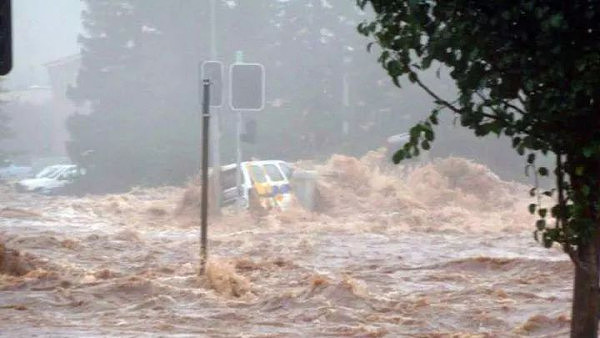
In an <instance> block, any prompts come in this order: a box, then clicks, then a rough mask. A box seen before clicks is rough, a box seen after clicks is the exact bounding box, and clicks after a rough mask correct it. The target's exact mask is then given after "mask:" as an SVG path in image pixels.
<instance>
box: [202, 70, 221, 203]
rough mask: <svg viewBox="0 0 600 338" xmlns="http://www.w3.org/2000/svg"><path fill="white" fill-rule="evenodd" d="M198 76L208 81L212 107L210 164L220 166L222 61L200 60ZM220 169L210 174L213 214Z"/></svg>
mask: <svg viewBox="0 0 600 338" xmlns="http://www.w3.org/2000/svg"><path fill="white" fill-rule="evenodd" d="M200 73H201V74H200V78H201V79H208V80H209V81H210V103H209V106H210V107H211V108H213V110H212V111H213V112H214V114H213V116H211V125H210V128H209V129H210V131H209V133H210V135H211V139H210V140H209V141H210V145H211V147H210V152H211V161H210V165H211V166H212V167H213V168H220V167H221V163H220V162H221V159H220V156H219V155H220V154H219V151H220V150H219V138H220V136H221V135H220V134H221V133H220V130H219V114H217V113H216V112H215V110H216V109H217V108H220V107H221V106H222V105H223V63H222V62H221V61H204V62H202V65H201V69H200ZM220 174H221V172H220V170H213V173H212V175H211V177H210V178H211V182H210V184H211V186H212V188H213V189H212V196H211V200H212V201H213V203H212V204H211V205H210V208H211V213H212V214H213V215H216V214H219V212H220V209H219V207H220V205H221V180H220V176H221V175H220Z"/></svg>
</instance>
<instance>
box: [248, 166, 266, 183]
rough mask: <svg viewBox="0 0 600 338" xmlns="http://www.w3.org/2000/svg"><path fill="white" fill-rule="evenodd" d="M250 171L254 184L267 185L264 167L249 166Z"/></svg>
mask: <svg viewBox="0 0 600 338" xmlns="http://www.w3.org/2000/svg"><path fill="white" fill-rule="evenodd" d="M248 170H249V171H250V177H251V178H252V180H253V181H254V182H257V183H265V182H266V181H267V178H266V176H265V171H264V170H263V168H262V167H259V166H257V165H250V166H248Z"/></svg>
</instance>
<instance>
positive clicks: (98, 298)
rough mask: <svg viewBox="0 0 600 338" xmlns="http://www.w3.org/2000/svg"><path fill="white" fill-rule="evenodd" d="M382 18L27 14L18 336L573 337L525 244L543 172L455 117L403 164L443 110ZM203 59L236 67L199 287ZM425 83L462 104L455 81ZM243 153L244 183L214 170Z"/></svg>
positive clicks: (226, 92) (554, 279)
mask: <svg viewBox="0 0 600 338" xmlns="http://www.w3.org/2000/svg"><path fill="white" fill-rule="evenodd" d="M211 6H214V7H211ZM371 17H372V16H371V14H370V13H369V12H362V11H360V10H359V9H358V7H356V5H355V1H353V0H348V1H342V0H287V1H284V0H279V1H276V0H256V1H255V0H252V1H243V0H227V1H224V0H169V1H167V0H111V1H100V0H85V1H78V0H54V1H52V2H49V1H44V0H15V1H13V20H14V21H13V34H14V37H13V39H14V67H13V70H12V72H11V73H10V74H9V75H7V76H6V77H5V78H4V79H3V81H2V93H0V97H1V100H2V103H0V110H1V111H2V114H3V116H4V115H5V116H7V117H8V122H7V125H8V127H9V128H10V130H11V135H10V137H6V138H2V139H0V152H1V153H2V159H3V160H5V162H4V164H5V167H6V168H12V169H10V170H11V171H6V174H5V175H7V176H5V177H2V178H3V179H2V184H1V185H0V188H1V191H0V196H1V199H0V202H1V203H2V208H1V209H0V222H2V224H3V225H2V226H3V227H2V229H0V244H2V246H0V267H2V269H0V290H1V291H2V292H0V320H3V322H5V323H7V321H8V320H9V319H11V318H13V319H11V322H10V323H7V324H6V325H5V327H4V329H2V330H0V335H3V334H5V333H6V334H7V335H8V336H27V335H31V334H40V335H58V336H82V335H83V336H138V335H141V334H154V335H160V336H170V335H173V336H175V335H205V336H215V337H219V336H222V337H226V336H236V335H237V336H241V335H244V336H248V337H263V336H273V337H288V336H298V337H301V336H323V335H332V336H386V335H389V336H390V337H392V336H403V335H409V336H419V335H424V336H427V335H442V336H443V335H444V334H465V335H469V334H483V335H485V334H489V335H504V334H506V333H507V332H508V333H510V334H511V335H521V334H531V335H534V336H544V335H547V334H551V333H552V332H562V333H564V332H565V330H566V326H565V323H566V322H568V319H565V315H564V313H566V311H567V310H568V303H569V299H568V297H569V291H570V290H569V288H566V287H565V286H564V285H562V284H561V282H562V281H564V279H565V278H566V277H565V275H566V274H567V273H568V268H569V266H568V264H567V263H566V259H564V257H563V256H562V255H561V254H560V253H559V252H557V251H554V250H550V251H548V250H543V249H541V248H540V247H539V246H538V244H537V243H535V242H534V240H533V238H532V236H531V230H533V229H532V225H533V224H534V220H533V217H532V216H530V215H529V214H528V213H527V210H526V206H527V204H528V203H529V202H530V201H529V196H528V193H527V192H528V189H529V186H528V185H531V184H532V183H533V178H531V177H526V176H525V175H524V174H523V171H524V170H523V168H524V159H523V158H522V157H519V156H518V155H516V153H515V152H514V150H513V149H511V147H510V140H508V139H506V138H503V137H500V138H496V137H490V138H486V139H478V138H476V137H475V136H473V134H472V132H471V131H469V130H466V129H463V128H461V127H460V123H456V122H455V121H454V120H455V119H454V116H452V115H451V113H450V112H444V115H443V117H442V119H441V124H440V126H438V127H437V128H436V133H437V134H436V140H435V142H434V145H433V148H432V149H431V151H428V152H423V153H422V154H421V156H420V157H419V158H417V159H412V160H410V161H406V162H403V163H401V164H400V165H394V164H393V163H392V161H391V156H392V155H393V153H394V151H395V150H397V149H399V148H400V147H401V146H402V145H403V144H402V143H393V144H392V143H390V142H389V139H390V137H392V136H394V135H396V136H398V134H402V133H406V132H408V131H409V129H410V127H411V126H412V125H414V124H415V123H416V122H419V121H421V120H423V119H425V118H426V116H427V115H428V113H429V112H430V111H431V110H432V109H433V108H434V107H435V105H434V103H433V99H432V98H431V97H430V96H428V95H427V93H425V92H424V91H423V90H421V89H420V88H418V87H417V86H415V85H413V84H411V83H410V82H409V81H407V80H406V79H403V80H401V82H400V84H401V88H398V87H397V86H395V85H394V84H393V82H392V81H391V79H390V78H389V76H388V74H387V73H386V71H385V70H384V69H383V68H382V67H381V65H380V64H379V63H378V62H377V58H378V56H379V50H378V49H377V47H376V46H374V47H373V49H372V50H371V52H369V51H367V44H368V43H369V41H370V40H369V39H367V38H365V37H364V36H361V35H360V34H359V33H358V32H357V30H356V27H357V25H358V24H359V23H360V22H362V21H363V20H369V19H370V18H371ZM205 61H219V62H221V63H222V64H223V67H224V68H223V70H224V73H223V75H224V76H223V79H222V82H223V92H222V93H223V104H222V105H221V106H220V107H211V108H210V113H211V123H212V125H211V129H210V130H211V135H210V136H211V137H210V146H209V149H210V151H209V153H210V161H209V162H210V166H211V167H212V169H211V173H210V174H211V179H212V178H214V177H216V175H215V172H218V173H219V175H220V176H221V177H220V179H219V180H217V179H214V180H211V183H210V185H209V187H208V189H209V190H210V196H211V197H210V198H211V199H210V200H209V204H210V207H211V213H210V215H209V229H210V235H209V253H210V256H209V261H208V265H207V268H206V272H205V274H204V275H202V276H197V271H198V258H197V256H198V254H197V253H198V250H199V244H198V226H199V220H198V215H199V213H200V210H199V208H200V203H199V201H200V182H199V173H200V165H201V156H202V155H203V154H202V153H201V141H202V133H201V131H202V115H201V108H202V107H201V103H202V97H201V83H202V78H201V76H200V69H201V65H202V63H203V62H205ZM243 63H256V64H261V65H262V66H263V67H264V70H265V73H264V74H265V77H264V79H265V81H264V82H265V92H264V108H263V109H260V110H258V111H250V110H244V111H237V110H234V109H232V107H231V105H230V98H231V97H232V95H234V93H232V92H231V90H230V89H231V88H232V87H233V88H241V89H239V90H242V91H243V90H244V87H243V86H237V87H236V86H234V85H232V84H231V83H230V79H229V68H230V66H231V65H234V64H243ZM434 68H437V67H434ZM421 76H422V79H423V81H424V82H425V83H426V84H427V85H428V86H430V88H431V89H432V90H434V91H435V92H436V93H438V94H439V95H441V96H442V97H445V98H447V99H449V100H452V99H453V98H454V97H455V96H456V88H455V86H454V84H453V81H452V79H451V78H450V77H449V75H448V71H447V69H444V68H443V67H439V71H438V69H432V70H431V71H426V72H424V73H422V74H421ZM213 90H214V87H213ZM256 92H257V88H256V87H253V88H252V89H251V90H248V91H247V93H239V94H238V95H242V96H243V95H250V94H249V93H256ZM214 98H215V95H214V93H213V99H214ZM240 117H241V121H238V118H240ZM238 122H239V123H240V125H241V127H242V128H241V130H238ZM238 131H241V133H242V135H238ZM0 136H4V135H0ZM240 137H241V141H240V142H238V139H239V138H240ZM400 139H402V137H400ZM238 144H239V145H240V146H241V147H240V148H239V149H238ZM238 154H240V157H239V158H238ZM238 160H241V161H251V162H248V163H247V164H244V166H249V167H248V168H249V169H248V168H246V167H244V168H246V169H244V170H247V172H246V171H243V172H242V178H241V179H240V180H241V182H236V174H235V172H234V171H231V168H235V166H229V167H223V169H222V170H216V168H217V167H219V166H227V165H231V164H234V163H236V161H238ZM260 160H275V162H269V163H266V162H265V163H264V164H258V165H259V166H260V165H264V166H265V168H264V175H265V177H270V178H268V179H265V180H268V181H269V182H271V183H272V184H271V186H270V187H267V190H268V191H269V192H270V194H271V195H273V196H270V195H269V197H268V198H267V197H265V196H266V195H263V194H262V193H261V191H260V189H259V187H258V186H255V185H256V184H257V181H259V180H260V179H259V178H257V176H256V175H257V174H256V172H253V171H252V170H253V169H252V168H250V167H251V166H252V163H259V162H254V161H260ZM278 161H280V162H278ZM9 164H12V165H11V166H9ZM268 165H274V166H275V167H271V168H275V169H274V170H275V171H276V173H275V174H273V173H269V171H268V170H269V168H267V166H268ZM48 166H55V167H52V168H49V169H48ZM45 168H46V169H45ZM228 168H229V169H228ZM277 168H278V169H277ZM44 169H45V170H46V172H45V174H44V175H42V176H39V175H38V176H39V177H37V178H35V177H33V176H34V175H35V174H38V173H39V172H41V171H42V170H44ZM234 170H235V169H234ZM261 170H262V169H261ZM287 170H289V173H288V171H287ZM292 170H293V174H292V173H291V172H292ZM261 172H262V171H261ZM3 175H4V174H3ZM261 175H262V174H261ZM274 175H277V176H281V177H282V180H284V179H285V183H282V184H280V185H278V184H275V183H273V182H272V181H278V180H275V179H274V177H275V176H274ZM245 180H248V182H251V183H252V185H249V186H244V185H243V184H245V183H244V182H245ZM236 183H239V184H237V185H240V187H239V188H238V187H236ZM258 183H265V182H258ZM538 183H539V182H538ZM273 187H276V188H277V189H276V191H278V192H280V195H282V196H283V197H281V198H280V197H278V196H275V195H277V193H275V192H273ZM250 188H251V189H250ZM290 189H291V191H292V192H291V193H290V192H289V190H290ZM242 190H243V193H242V192H241V191H242ZM232 194H233V195H232ZM232 196H233V197H232ZM256 196H258V197H256ZM253 198H255V199H254V200H253ZM221 206H222V207H221ZM497 243H510V244H509V245H505V246H502V245H500V244H497ZM5 247H6V249H5ZM5 250H6V253H5ZM5 257H8V258H5ZM539 257H543V259H547V260H548V261H549V263H548V266H549V269H550V270H551V271H552V273H547V271H546V272H542V271H539V270H537V268H536V264H538V263H537V260H538V259H540V258H539ZM3 260H5V261H4V262H3ZM538 283H540V284H543V285H544V286H546V287H547V288H546V289H545V290H541V288H537V287H536V286H535V285H537V284H538ZM469 290H470V291H472V292H467V291H469ZM548 299H553V300H555V303H553V304H550V302H549V301H548ZM542 314H544V315H543V316H542ZM14 316H17V317H18V319H16V320H14Z"/></svg>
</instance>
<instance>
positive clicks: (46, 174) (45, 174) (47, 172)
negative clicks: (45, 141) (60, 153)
mask: <svg viewBox="0 0 600 338" xmlns="http://www.w3.org/2000/svg"><path fill="white" fill-rule="evenodd" d="M57 171H58V168H57V167H46V168H44V169H42V171H40V172H39V173H38V174H37V175H35V177H36V178H50V176H52V175H54V174H55V173H56V172H57Z"/></svg>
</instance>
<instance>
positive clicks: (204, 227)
mask: <svg viewBox="0 0 600 338" xmlns="http://www.w3.org/2000/svg"><path fill="white" fill-rule="evenodd" d="M202 87H203V88H202V89H203V90H202V192H201V201H200V269H199V271H198V275H203V274H204V271H205V268H206V260H207V258H208V253H207V242H208V241H207V231H208V140H209V139H208V137H209V134H208V133H209V125H210V124H209V123H210V80H209V79H204V80H203V81H202Z"/></svg>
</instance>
